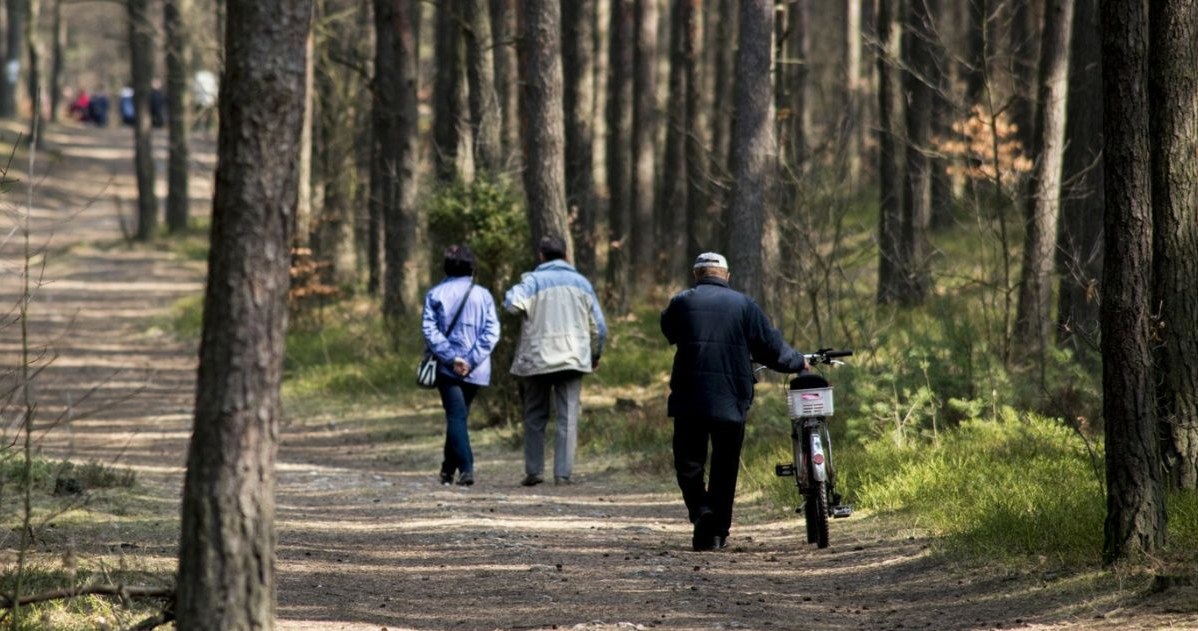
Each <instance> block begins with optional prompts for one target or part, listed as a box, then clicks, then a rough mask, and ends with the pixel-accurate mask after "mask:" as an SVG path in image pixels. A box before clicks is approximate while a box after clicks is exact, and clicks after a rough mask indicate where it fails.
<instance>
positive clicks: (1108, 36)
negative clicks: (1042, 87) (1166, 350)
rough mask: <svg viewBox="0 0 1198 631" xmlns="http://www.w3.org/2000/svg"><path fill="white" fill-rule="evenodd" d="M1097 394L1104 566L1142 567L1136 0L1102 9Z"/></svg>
mask: <svg viewBox="0 0 1198 631" xmlns="http://www.w3.org/2000/svg"><path fill="white" fill-rule="evenodd" d="M1099 6H1100V11H1101V16H1102V17H1101V20H1102V83H1103V97H1102V98H1103V124H1102V131H1103V136H1104V139H1105V143H1104V148H1103V160H1104V162H1105V164H1104V168H1105V169H1106V175H1107V177H1106V178H1105V179H1104V187H1105V195H1106V211H1105V214H1104V218H1103V221H1104V223H1105V228H1104V230H1105V234H1104V236H1103V241H1104V244H1105V251H1106V254H1107V256H1108V257H1109V258H1110V260H1112V261H1118V262H1119V264H1118V265H1107V266H1106V267H1105V269H1104V270H1103V279H1102V357H1103V368H1102V388H1103V418H1104V420H1105V423H1106V483H1107V515H1106V523H1105V527H1104V540H1103V557H1104V559H1105V560H1106V561H1107V562H1114V561H1117V560H1121V559H1135V558H1142V557H1143V556H1145V555H1151V554H1153V553H1154V552H1155V551H1157V550H1158V549H1160V548H1161V547H1162V546H1163V545H1164V542H1165V498H1164V481H1163V480H1162V467H1161V458H1160V446H1159V442H1158V440H1157V426H1156V414H1155V410H1154V407H1155V396H1154V394H1155V383H1154V380H1153V374H1152V358H1151V350H1150V348H1149V346H1150V344H1151V340H1152V325H1151V318H1152V305H1151V304H1150V301H1151V299H1152V296H1151V287H1152V231H1153V228H1152V177H1151V168H1152V167H1151V164H1152V160H1151V152H1150V145H1149V142H1150V141H1149V129H1148V120H1149V106H1148V94H1147V91H1146V90H1145V85H1146V82H1147V79H1148V67H1147V64H1148V16H1147V15H1146V7H1145V4H1144V3H1142V2H1140V0H1104V1H1103V2H1100V3H1099Z"/></svg>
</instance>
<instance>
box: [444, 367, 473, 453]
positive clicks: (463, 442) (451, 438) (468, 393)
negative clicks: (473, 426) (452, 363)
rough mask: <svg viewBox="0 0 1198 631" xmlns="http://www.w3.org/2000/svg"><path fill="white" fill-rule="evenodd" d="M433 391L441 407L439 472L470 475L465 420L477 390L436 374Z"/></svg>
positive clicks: (467, 430)
mask: <svg viewBox="0 0 1198 631" xmlns="http://www.w3.org/2000/svg"><path fill="white" fill-rule="evenodd" d="M437 391H438V392H440V393H441V407H443V408H445V459H444V460H443V461H441V472H442V473H447V474H449V475H453V472H454V471H461V472H462V473H474V452H472V451H471V450H470V432H469V429H468V428H467V420H468V419H469V418H470V403H471V402H472V401H474V395H475V394H477V393H478V386H476V385H474V384H472V383H465V382H463V381H458V380H457V379H454V378H453V377H448V376H446V375H442V374H440V373H438V374H437Z"/></svg>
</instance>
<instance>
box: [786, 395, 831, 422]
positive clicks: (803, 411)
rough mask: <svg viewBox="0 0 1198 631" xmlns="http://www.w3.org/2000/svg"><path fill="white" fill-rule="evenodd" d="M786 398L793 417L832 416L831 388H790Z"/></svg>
mask: <svg viewBox="0 0 1198 631" xmlns="http://www.w3.org/2000/svg"><path fill="white" fill-rule="evenodd" d="M786 398H787V401H788V402H789V404H790V415H791V416H792V417H794V418H807V417H810V416H832V388H810V389H807V390H790V391H788V392H787V397H786Z"/></svg>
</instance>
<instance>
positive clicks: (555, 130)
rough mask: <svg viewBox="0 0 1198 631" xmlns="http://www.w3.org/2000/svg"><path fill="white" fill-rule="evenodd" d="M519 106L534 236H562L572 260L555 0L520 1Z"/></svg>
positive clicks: (535, 239) (558, 19)
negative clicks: (521, 45) (567, 208)
mask: <svg viewBox="0 0 1198 631" xmlns="http://www.w3.org/2000/svg"><path fill="white" fill-rule="evenodd" d="M521 8H522V10H523V12H522V14H521V18H522V19H521V29H522V37H521V42H522V44H523V49H522V50H521V53H520V61H521V64H520V69H521V73H520V79H521V84H522V86H523V89H522V90H521V92H520V94H521V97H522V98H521V99H520V112H521V119H522V121H523V129H524V156H525V159H524V193H525V195H526V196H527V198H528V223H529V226H530V228H531V229H532V242H533V243H534V244H536V243H537V242H539V241H540V239H541V237H544V236H557V237H561V238H562V239H563V240H564V241H565V242H566V258H567V259H568V260H571V261H572V260H574V246H573V243H572V242H573V239H572V238H571V236H570V230H569V223H568V221H567V219H566V165H565V144H566V141H565V133H566V132H565V128H564V123H563V121H562V112H563V109H562V49H561V46H562V42H561V37H562V21H561V20H562V16H561V4H560V3H559V2H558V0H524V1H523V2H522V3H521Z"/></svg>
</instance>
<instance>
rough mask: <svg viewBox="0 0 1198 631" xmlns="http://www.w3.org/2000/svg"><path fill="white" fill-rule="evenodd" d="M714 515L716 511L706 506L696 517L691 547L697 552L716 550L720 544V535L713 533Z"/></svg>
mask: <svg viewBox="0 0 1198 631" xmlns="http://www.w3.org/2000/svg"><path fill="white" fill-rule="evenodd" d="M714 517H715V513H713V512H711V509H709V508H704V509H702V510H700V511H699V516H698V517H696V518H695V534H694V536H692V537H691V547H692V548H694V550H695V552H702V551H704V550H714V549H716V548H718V547H719V546H720V537H719V536H717V535H713V534H711V520H712V519H713V518H714Z"/></svg>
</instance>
